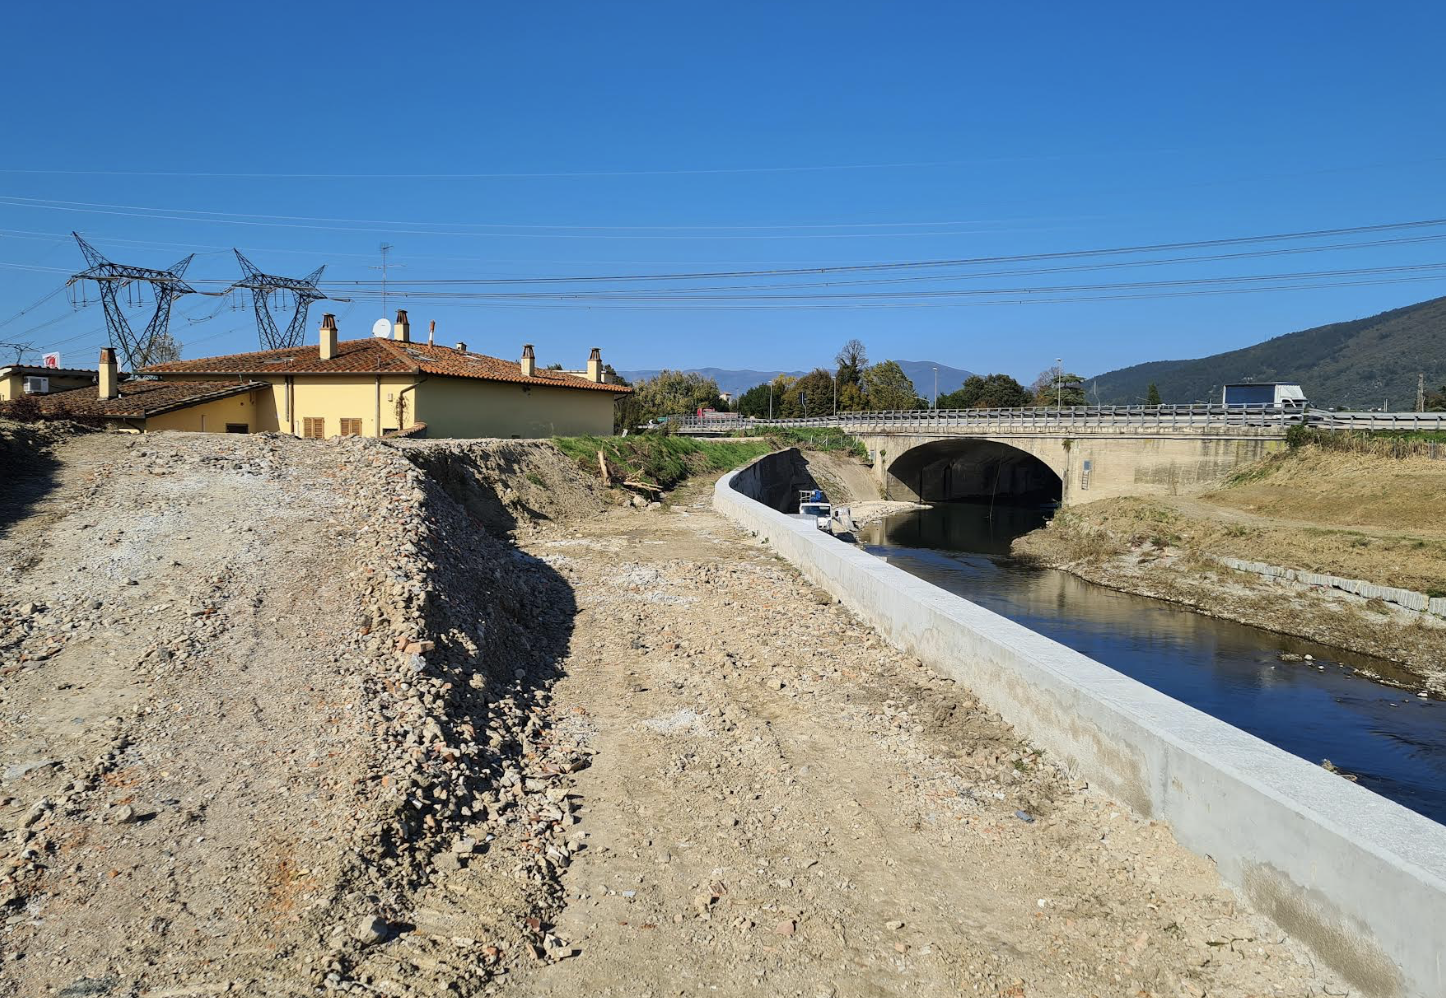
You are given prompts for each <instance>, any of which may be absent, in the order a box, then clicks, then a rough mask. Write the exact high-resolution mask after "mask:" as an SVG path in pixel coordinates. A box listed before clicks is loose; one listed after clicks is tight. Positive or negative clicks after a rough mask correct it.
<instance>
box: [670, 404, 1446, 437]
mask: <svg viewBox="0 0 1446 998" xmlns="http://www.w3.org/2000/svg"><path fill="white" fill-rule="evenodd" d="M668 422H669V424H670V425H671V426H672V427H673V429H674V430H676V431H677V432H679V433H724V432H731V431H734V430H750V429H751V430H766V429H769V428H771V427H787V428H809V427H838V428H839V429H844V430H851V431H854V432H875V433H879V432H885V433H886V432H889V431H890V430H894V431H904V430H908V431H920V430H922V431H930V430H946V429H949V428H954V427H962V428H968V429H981V430H989V431H993V432H1009V431H1013V432H1030V431H1035V432H1045V431H1051V430H1084V429H1089V428H1091V427H1099V428H1102V429H1103V428H1107V427H1108V428H1124V427H1142V428H1144V427H1149V428H1156V429H1168V428H1170V427H1178V428H1181V429H1185V428H1188V427H1201V426H1220V427H1229V426H1264V427H1270V426H1275V427H1281V428H1282V429H1283V428H1285V427H1288V426H1294V425H1299V424H1304V425H1307V426H1314V427H1319V428H1321V429H1326V430H1350V429H1356V430H1368V429H1370V430H1378V429H1397V430H1446V413H1433V412H1424V413H1417V412H1328V411H1326V410H1324V409H1294V408H1283V407H1278V406H1269V405H1246V406H1240V405H1231V406H1225V405H1162V406H1123V405H1121V406H1074V407H1065V408H1047V407H1039V408H1033V407H1030V408H1019V409H937V410H936V409H914V410H910V409H899V410H889V411H883V412H841V413H839V414H838V415H836V416H815V417H810V418H806V419H754V418H750V417H748V416H733V415H727V416H725V415H718V416H704V417H698V416H673V417H669V419H668Z"/></svg>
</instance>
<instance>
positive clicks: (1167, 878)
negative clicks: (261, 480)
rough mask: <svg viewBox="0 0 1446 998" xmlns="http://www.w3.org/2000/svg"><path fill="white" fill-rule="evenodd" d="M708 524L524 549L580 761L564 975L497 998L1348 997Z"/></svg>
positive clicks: (526, 980)
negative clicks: (560, 600)
mask: <svg viewBox="0 0 1446 998" xmlns="http://www.w3.org/2000/svg"><path fill="white" fill-rule="evenodd" d="M708 498H709V496H708V490H707V489H705V488H696V489H693V490H691V494H689V495H684V496H678V497H675V500H674V502H673V504H672V505H671V506H670V507H669V508H668V509H666V510H648V511H641V512H638V511H631V510H629V511H615V512H611V513H608V514H607V515H605V516H602V517H596V518H590V519H587V520H583V521H580V522H575V523H569V524H567V525H566V526H565V527H564V528H562V529H559V530H557V531H556V532H553V533H551V535H550V536H548V535H545V534H543V535H539V536H536V537H534V538H532V539H530V540H528V541H526V542H525V543H524V545H523V546H524V549H525V550H527V551H528V552H529V553H531V554H533V555H535V556H536V557H538V558H541V559H543V560H545V561H547V562H548V564H550V565H551V566H553V567H554V568H556V569H557V570H558V571H559V572H560V573H561V574H562V575H563V577H564V578H566V579H567V581H568V584H569V586H570V587H571V588H572V589H573V591H574V592H575V593H576V594H577V597H578V618H577V620H578V623H577V629H576V631H575V633H574V640H573V642H572V646H571V649H570V652H569V655H568V657H567V660H566V661H565V663H564V665H563V670H562V678H561V679H560V680H559V681H558V684H557V686H556V687H555V688H554V690H553V703H554V705H555V708H556V711H555V714H554V715H553V717H552V718H551V723H552V724H553V725H555V727H556V729H557V730H558V731H560V732H566V733H567V737H569V738H578V739H581V740H582V741H584V742H585V744H587V745H588V746H589V748H590V749H592V750H593V752H594V753H595V754H594V755H593V757H592V765H591V766H590V768H588V769H587V770H585V771H584V772H582V773H580V774H578V775H577V776H576V777H575V782H574V785H573V786H574V793H575V795H576V800H577V803H578V810H577V816H578V818H579V819H580V820H579V822H578V824H577V825H576V826H575V827H576V828H577V829H579V830H580V831H581V834H583V835H584V836H585V840H584V841H585V843H586V848H585V849H584V850H583V851H581V853H580V854H579V855H578V856H577V857H576V858H575V859H574V861H573V863H572V865H571V866H570V868H569V870H568V872H567V874H566V875H565V877H564V879H563V884H564V887H565V891H566V905H565V907H564V908H563V909H562V910H561V911H560V912H559V913H558V914H557V915H556V918H555V929H554V931H555V932H556V933H557V934H558V935H559V936H560V937H562V938H563V939H565V940H566V941H567V945H568V946H569V947H571V948H575V949H576V950H577V953H576V955H575V956H574V957H572V958H570V959H567V960H563V961H560V962H556V963H546V964H543V963H539V964H531V965H524V966H523V967H522V968H521V970H520V971H519V975H518V976H519V978H520V984H521V987H520V993H523V994H527V995H529V996H531V995H538V996H542V995H558V996H572V995H580V994H588V995H659V996H661V995H694V994H711V993H723V994H734V995H754V994H756V995H780V994H784V995H806V996H810V998H813V996H820V995H891V994H899V995H903V994H909V995H957V994H961V993H963V994H982V995H1000V996H1026V995H1027V996H1031V998H1036V996H1038V998H1042V996H1060V998H1065V996H1069V998H1078V996H1088V995H1099V996H1106V995H1111V996H1113V995H1142V996H1143V995H1161V996H1163V995H1169V996H1176V995H1195V996H1198V995H1205V994H1209V995H1242V996H1243V995H1270V994H1283V995H1284V994H1288V995H1307V994H1325V993H1327V992H1326V991H1325V990H1324V989H1325V988H1327V987H1331V990H1332V991H1343V990H1344V988H1343V987H1342V986H1340V985H1338V984H1335V983H1334V982H1331V981H1329V980H1328V979H1327V977H1325V976H1321V975H1320V974H1318V973H1317V972H1315V971H1313V970H1312V969H1311V968H1310V967H1309V966H1308V965H1307V964H1305V963H1302V962H1298V960H1297V958H1296V957H1295V956H1294V955H1293V953H1292V949H1291V945H1290V944H1289V943H1288V942H1286V941H1284V940H1283V938H1282V934H1281V933H1280V931H1279V930H1278V929H1276V928H1274V927H1272V926H1270V925H1268V924H1266V923H1265V922H1263V921H1261V920H1260V919H1258V918H1256V917H1254V916H1252V915H1251V914H1249V913H1248V912H1245V911H1242V910H1241V909H1240V907H1239V905H1238V904H1237V902H1236V901H1235V899H1234V898H1233V897H1232V896H1231V895H1230V893H1229V892H1228V891H1226V890H1224V889H1223V888H1222V887H1221V886H1220V884H1219V881H1218V879H1217V877H1216V875H1215V873H1214V871H1213V869H1212V868H1211V866H1210V864H1209V863H1208V862H1207V861H1205V860H1202V859H1199V858H1197V857H1194V856H1192V855H1190V854H1189V853H1187V852H1185V851H1184V850H1183V849H1181V848H1180V847H1179V846H1178V845H1176V844H1175V843H1174V841H1173V839H1172V838H1171V836H1170V833H1169V830H1168V829H1167V828H1166V827H1164V826H1163V825H1160V824H1158V823H1154V822H1147V821H1141V820H1138V819H1136V818H1134V817H1132V816H1131V815H1130V814H1129V813H1128V812H1127V811H1126V810H1125V809H1124V808H1122V807H1120V806H1119V805H1117V804H1116V803H1115V802H1113V801H1110V800H1108V799H1105V798H1103V797H1100V796H1098V795H1095V794H1093V793H1090V792H1088V791H1087V789H1086V788H1085V786H1084V785H1083V784H1080V783H1077V782H1071V781H1070V780H1069V779H1068V778H1067V777H1066V776H1065V775H1064V774H1061V773H1059V772H1057V771H1055V770H1054V769H1053V767H1051V766H1050V765H1049V764H1048V762H1047V760H1042V759H1041V758H1040V757H1039V756H1038V755H1037V754H1035V753H1033V752H1032V751H1031V750H1030V749H1029V747H1028V746H1026V745H1022V744H1020V743H1019V741H1018V740H1017V739H1016V738H1014V736H1013V735H1012V733H1011V732H1010V730H1009V729H1008V728H1007V727H1005V726H1004V725H1002V724H1001V723H1000V722H999V721H998V718H997V715H993V714H991V713H990V712H989V710H988V707H987V706H985V705H981V704H979V703H978V702H977V701H975V700H974V699H973V698H972V697H971V696H970V695H969V693H968V691H967V690H963V689H960V688H958V687H957V686H956V685H954V684H953V683H951V682H949V681H947V680H945V679H943V678H941V677H939V676H937V675H935V674H934V673H932V672H931V671H929V670H927V669H925V668H924V667H922V666H921V665H920V664H919V663H918V662H917V661H914V660H911V659H908V658H905V657H904V656H902V655H900V654H899V653H897V652H896V651H894V650H892V649H891V648H889V647H888V646H886V645H884V644H883V643H882V641H881V640H880V639H879V638H878V637H877V635H876V634H874V633H873V632H872V631H871V630H870V629H869V628H868V627H866V626H864V625H862V624H861V623H860V622H859V621H858V620H857V619H855V618H854V617H853V616H852V615H851V614H850V613H849V612H847V611H845V610H844V609H843V608H841V607H840V606H838V605H836V604H835V603H834V602H833V601H832V600H831V599H829V598H828V597H826V596H824V595H822V594H820V593H819V592H817V591H816V590H813V589H812V588H811V587H809V586H807V585H806V584H804V583H802V582H801V581H800V579H799V577H798V576H797V575H796V573H795V572H794V571H793V569H792V568H791V567H789V566H788V565H787V564H786V563H784V562H782V561H780V560H778V559H776V558H775V557H773V556H772V555H771V554H769V553H768V551H767V550H766V549H765V548H763V547H760V546H759V545H757V544H756V543H754V542H753V541H751V540H749V539H746V538H745V537H744V536H743V535H742V534H741V533H740V532H739V531H738V530H737V529H736V528H734V527H733V526H732V525H731V524H729V523H727V522H726V521H724V520H723V519H722V518H721V517H719V516H718V515H717V514H715V513H713V512H712V510H711V509H710V508H709V506H708Z"/></svg>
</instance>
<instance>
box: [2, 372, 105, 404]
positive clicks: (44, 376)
mask: <svg viewBox="0 0 1446 998" xmlns="http://www.w3.org/2000/svg"><path fill="white" fill-rule="evenodd" d="M95 378H96V373H95V372H94V371H91V370H87V369H86V368H83V367H40V366H37V365H35V364H5V365H0V402H9V401H10V400H11V399H15V398H19V397H20V396H21V395H49V394H50V393H51V392H63V391H66V390H68V389H71V388H88V387H90V386H91V385H94V384H95Z"/></svg>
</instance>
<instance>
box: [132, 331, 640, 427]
mask: <svg viewBox="0 0 1446 998" xmlns="http://www.w3.org/2000/svg"><path fill="white" fill-rule="evenodd" d="M432 339H433V337H432V336H430V335H429V336H428V341H427V342H425V343H422V342H413V341H412V337H411V327H410V324H409V322H408V320H407V313H406V312H405V311H399V312H397V320H396V322H395V323H394V325H393V335H392V337H390V338H387V337H375V336H373V337H368V338H366V339H359V340H341V339H339V338H338V330H337V326H336V317H335V316H334V315H331V314H328V315H326V316H325V317H324V318H323V319H322V323H321V334H320V337H319V342H318V343H317V344H315V345H305V346H299V347H294V348H290V349H284V350H261V351H256V352H254V353H239V354H228V355H225V356H220V357H202V358H199V359H196V360H177V361H170V362H168V363H164V364H156V365H153V366H151V367H149V368H146V370H145V371H144V372H143V373H145V374H147V375H152V376H154V377H156V378H158V379H160V383H162V384H170V385H183V384H215V383H221V382H230V383H233V384H237V385H241V384H247V385H254V384H260V385H262V386H263V389H262V390H261V391H259V392H258V393H257V402H256V406H255V410H254V412H253V416H254V422H253V424H252V427H251V429H252V430H253V431H256V430H270V431H273V432H275V431H279V432H283V433H292V434H295V435H297V436H302V437H323V438H324V437H332V436H338V435H340V436H366V437H379V436H385V435H387V434H389V433H396V432H408V433H418V434H423V435H426V436H428V437H547V436H553V435H555V434H561V435H572V434H599V435H607V434H611V433H612V429H613V403H614V402H615V401H616V400H617V399H618V398H620V397H622V396H624V395H627V394H628V393H629V392H631V391H632V389H630V388H627V387H626V386H623V385H619V384H614V383H612V381H611V380H610V379H609V377H608V376H607V375H606V374H605V372H604V369H603V362H602V355H601V354H600V352H599V351H598V350H597V349H596V348H594V349H593V351H592V356H591V357H589V358H588V361H587V367H586V368H585V369H584V370H583V371H580V372H576V373H568V372H564V371H549V370H541V369H539V368H538V367H537V361H536V358H535V356H534V352H533V349H532V346H531V345H527V346H524V347H523V349H522V357H521V359H520V360H517V361H506V360H501V359H499V358H496V357H489V356H486V355H485V354H479V353H474V352H472V351H470V350H468V349H467V345H466V344H465V343H458V344H456V345H455V346H442V345H440V344H436V343H433V342H431V341H432Z"/></svg>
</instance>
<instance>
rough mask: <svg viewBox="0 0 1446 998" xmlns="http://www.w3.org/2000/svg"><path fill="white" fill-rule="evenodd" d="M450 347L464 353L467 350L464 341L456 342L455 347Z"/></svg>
mask: <svg viewBox="0 0 1446 998" xmlns="http://www.w3.org/2000/svg"><path fill="white" fill-rule="evenodd" d="M452 349H454V350H456V351H457V352H458V353H466V352H467V344H465V343H458V344H457V345H456V346H455V347H453V348H452Z"/></svg>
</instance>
